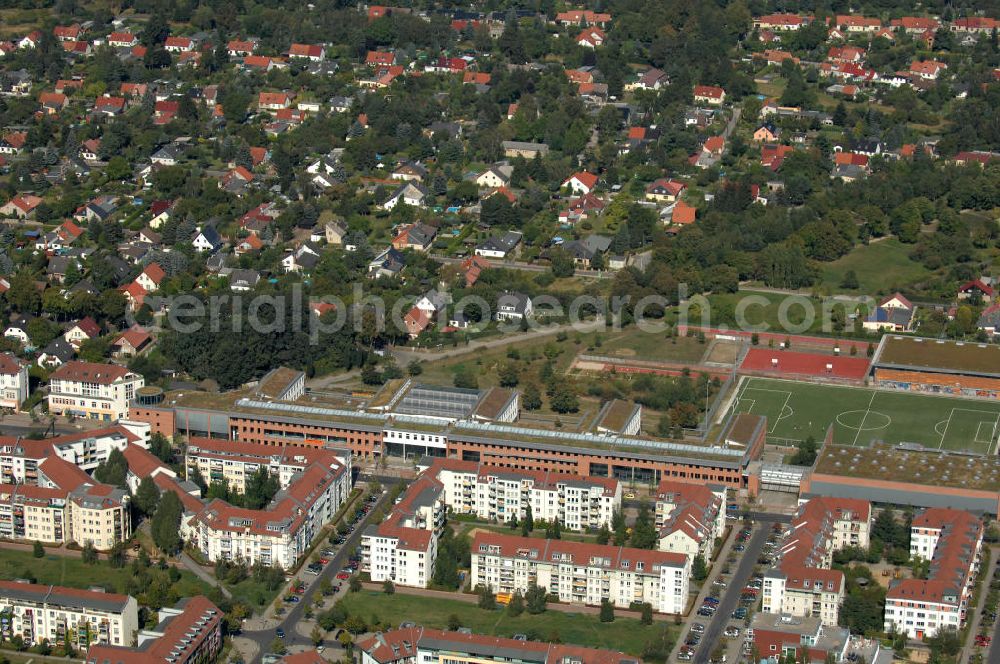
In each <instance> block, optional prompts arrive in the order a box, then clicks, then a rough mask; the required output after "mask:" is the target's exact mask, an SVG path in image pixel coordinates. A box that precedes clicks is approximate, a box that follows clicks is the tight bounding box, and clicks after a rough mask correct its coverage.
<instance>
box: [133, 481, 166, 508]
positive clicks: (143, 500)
mask: <svg viewBox="0 0 1000 664" xmlns="http://www.w3.org/2000/svg"><path fill="white" fill-rule="evenodd" d="M159 504H160V490H159V488H157V486H156V482H154V481H153V478H152V477H151V476H149V475H146V476H145V477H143V478H142V481H140V482H139V488H138V490H137V491H136V492H135V506H136V508H137V509H138V510H139V511H140V512H141V513H142V515H143V516H146V517H149V516H152V515H153V513H154V512H156V507H157V505H159Z"/></svg>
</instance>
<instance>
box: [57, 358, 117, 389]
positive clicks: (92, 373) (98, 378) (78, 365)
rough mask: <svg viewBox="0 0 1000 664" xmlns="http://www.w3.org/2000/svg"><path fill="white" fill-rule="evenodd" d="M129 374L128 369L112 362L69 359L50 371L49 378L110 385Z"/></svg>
mask: <svg viewBox="0 0 1000 664" xmlns="http://www.w3.org/2000/svg"><path fill="white" fill-rule="evenodd" d="M127 375H129V370H128V369H126V368H125V367H119V366H116V365H114V364H101V363H98V362H81V361H79V360H71V361H69V362H67V363H66V364H64V365H62V366H61V367H59V368H58V369H56V370H55V371H53V372H52V374H51V375H50V378H51V379H58V380H68V381H76V382H86V383H100V384H102V385H110V384H112V383H114V382H115V381H116V380H121V379H122V378H125V376H127Z"/></svg>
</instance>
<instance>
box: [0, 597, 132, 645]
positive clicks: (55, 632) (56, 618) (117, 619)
mask: <svg viewBox="0 0 1000 664" xmlns="http://www.w3.org/2000/svg"><path fill="white" fill-rule="evenodd" d="M0 612H3V613H9V621H10V622H6V623H4V624H3V625H2V627H0V631H2V635H3V638H4V640H8V639H10V638H11V637H13V636H14V635H20V636H21V637H22V638H23V639H24V642H25V644H26V645H29V646H31V645H35V644H38V643H41V641H43V640H45V639H48V641H49V642H50V643H53V644H61V643H63V641H64V639H65V638H66V637H65V635H66V634H67V632H68V635H69V640H70V642H71V643H72V644H73V645H74V646H76V647H80V648H87V647H88V646H89V645H90V644H92V643H104V644H109V645H116V646H131V645H132V644H133V642H134V641H135V634H136V632H137V631H138V629H139V607H138V604H137V603H136V601H135V598H134V597H129V596H127V595H113V594H105V593H102V592H94V591H87V590H77V589H75V588H62V587H59V586H48V585H39V584H29V583H16V582H12V581H0Z"/></svg>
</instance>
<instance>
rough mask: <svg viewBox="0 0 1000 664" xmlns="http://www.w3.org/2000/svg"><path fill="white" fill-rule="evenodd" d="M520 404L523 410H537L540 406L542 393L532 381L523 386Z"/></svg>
mask: <svg viewBox="0 0 1000 664" xmlns="http://www.w3.org/2000/svg"><path fill="white" fill-rule="evenodd" d="M521 405H523V406H524V409H525V410H538V409H539V408H541V407H542V393H541V391H540V390H539V389H538V386H537V385H535V384H534V383H528V384H527V385H525V386H524V394H522V395H521Z"/></svg>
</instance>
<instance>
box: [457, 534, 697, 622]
mask: <svg viewBox="0 0 1000 664" xmlns="http://www.w3.org/2000/svg"><path fill="white" fill-rule="evenodd" d="M690 576H691V560H690V558H688V557H687V556H685V555H684V554H680V553H670V552H665V551H650V550H646V549H631V548H626V547H620V546H613V545H601V544H589V543H584V542H567V541H563V540H542V539H537V538H533V537H518V536H515V535H504V534H499V533H490V532H480V533H477V534H476V537H475V539H473V542H472V586H473V587H476V586H479V585H482V586H489V587H490V588H491V589H492V590H494V591H495V592H501V593H514V592H520V593H521V594H524V593H526V592H527V591H528V589H529V588H530V587H531V586H532V585H537V586H539V587H541V588H544V589H545V590H546V591H547V592H548V593H549V594H552V595H556V596H558V597H559V601H560V602H567V603H572V604H590V605H598V604H601V603H602V601H603V600H608V601H609V602H611V603H612V604H613V605H614V606H616V607H619V608H629V607H630V606H632V605H634V604H641V603H644V602H648V603H649V604H650V605H651V606H652V607H653V610H654V611H657V612H660V613H682V612H683V611H684V610H685V606H686V604H687V599H688V588H689V585H688V584H689V579H690Z"/></svg>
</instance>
